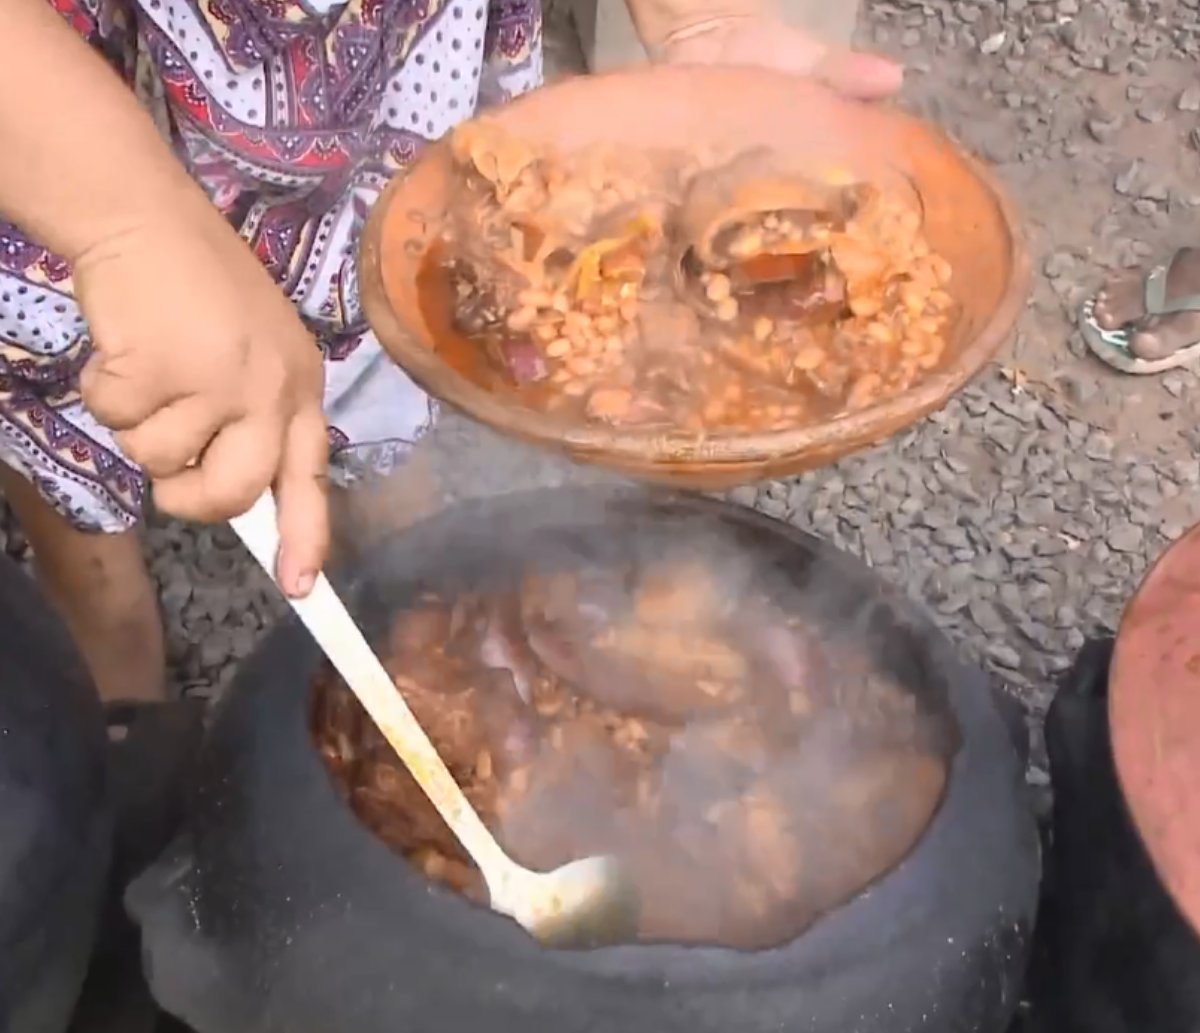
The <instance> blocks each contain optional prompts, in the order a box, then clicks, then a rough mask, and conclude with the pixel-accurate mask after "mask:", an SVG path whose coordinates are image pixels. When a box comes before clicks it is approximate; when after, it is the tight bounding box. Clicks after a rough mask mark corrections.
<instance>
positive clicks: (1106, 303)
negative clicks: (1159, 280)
mask: <svg viewBox="0 0 1200 1033" xmlns="http://www.w3.org/2000/svg"><path fill="white" fill-rule="evenodd" d="M1145 285H1146V273H1145V270H1141V271H1139V272H1137V273H1135V274H1134V275H1132V276H1129V277H1124V278H1121V279H1119V280H1117V281H1114V282H1113V283H1111V284H1109V285H1107V286H1106V287H1105V288H1104V289H1103V290H1101V291H1100V293H1099V294H1097V295H1096V299H1095V306H1094V309H1093V313H1094V316H1095V320H1096V323H1097V324H1099V326H1100V327H1101V329H1103V330H1108V331H1114V330H1121V329H1125V330H1127V332H1128V338H1129V350H1130V352H1131V353H1132V354H1133V357H1134V358H1137V359H1144V360H1146V361H1149V362H1158V361H1161V360H1164V359H1168V358H1170V357H1171V356H1172V355H1175V354H1176V353H1177V352H1179V351H1180V350H1182V349H1184V348H1188V347H1190V346H1192V345H1195V344H1196V343H1197V342H1200V312H1177V313H1173V314H1170V315H1163V316H1150V315H1147V314H1146V302H1145V291H1146V286H1145ZM1166 288H1167V292H1166V299H1165V303H1166V304H1167V305H1171V304H1173V303H1174V302H1176V301H1178V300H1180V299H1181V298H1186V297H1188V296H1195V295H1198V294H1200V248H1182V249H1181V250H1180V251H1179V252H1178V253H1177V254H1176V255H1175V258H1174V259H1173V260H1172V261H1171V263H1170V265H1169V266H1168V267H1167V282H1166Z"/></svg>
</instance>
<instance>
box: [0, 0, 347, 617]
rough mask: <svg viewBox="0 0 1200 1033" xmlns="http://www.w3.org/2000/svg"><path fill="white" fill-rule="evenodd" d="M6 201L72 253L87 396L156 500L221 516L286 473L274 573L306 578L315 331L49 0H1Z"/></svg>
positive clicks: (313, 533) (315, 460)
mask: <svg viewBox="0 0 1200 1033" xmlns="http://www.w3.org/2000/svg"><path fill="white" fill-rule="evenodd" d="M0 212H2V213H3V214H4V216H5V217H6V218H7V219H8V220H10V221H12V222H14V223H16V224H18V225H19V226H21V228H22V229H23V230H25V231H26V232H28V233H30V234H31V235H32V236H34V237H35V238H36V239H37V240H38V241H39V242H40V243H42V244H44V245H46V246H47V247H50V248H52V249H53V250H54V251H56V252H58V253H59V254H60V255H62V256H63V257H64V258H66V259H68V260H69V261H70V262H71V264H72V269H73V274H74V287H75V299H76V301H77V302H78V304H79V307H80V311H81V312H82V313H83V315H84V317H85V318H86V320H87V322H88V328H89V331H90V334H91V342H92V345H93V348H94V351H93V354H92V356H91V358H90V359H89V361H88V363H87V365H86V367H85V368H84V370H83V375H82V377H81V383H80V390H81V394H82V398H83V402H84V404H85V405H86V406H87V407H88V409H89V410H90V411H91V413H92V415H93V416H95V417H96V419H98V420H99V421H100V422H101V423H103V424H105V425H106V426H107V427H110V428H111V429H112V430H114V431H115V432H116V436H117V441H118V443H119V444H120V446H121V448H122V449H123V450H124V452H125V454H126V455H127V456H128V457H129V458H130V459H132V460H133V461H134V462H135V463H137V464H138V465H139V466H141V467H142V468H143V470H144V471H145V472H146V474H147V475H148V476H149V477H150V479H151V480H152V481H153V484H154V494H155V502H156V504H157V505H158V507H159V508H160V509H162V510H165V511H166V512H169V513H172V514H174V515H176V516H180V517H184V518H190V519H196V520H207V521H218V520H226V519H228V518H229V517H231V516H233V515H235V514H238V513H244V512H245V511H246V510H247V509H248V508H249V507H250V505H251V503H253V502H254V500H255V499H256V498H257V497H258V495H259V494H260V493H261V492H262V491H263V490H264V489H265V488H267V487H268V486H270V485H274V488H275V492H276V495H277V496H278V500H279V528H280V536H281V538H282V541H283V545H282V549H281V551H280V556H279V560H278V576H279V580H280V583H281V585H282V586H283V588H284V590H285V591H287V592H289V593H290V594H293V595H306V594H307V593H308V591H309V590H310V589H311V587H312V584H313V580H314V578H315V577H316V574H317V572H318V571H319V570H320V569H321V565H322V563H323V562H324V556H325V550H326V547H327V543H328V515H327V507H326V501H325V490H324V483H325V468H326V464H327V461H328V447H329V446H328V440H327V437H326V430H325V419H324V416H323V414H322V412H321V379H322V369H321V359H320V353H319V351H318V349H317V346H316V343H315V342H314V341H313V339H312V337H311V336H310V335H309V333H308V331H307V330H306V329H305V327H304V324H303V323H302V322H301V321H300V319H299V317H298V316H297V314H296V312H295V310H294V309H293V307H292V305H291V304H290V302H289V301H288V299H287V298H286V297H284V295H283V294H282V293H281V292H280V290H279V289H278V287H276V285H275V284H274V282H272V280H271V278H270V276H269V275H268V274H267V272H266V270H265V269H264V268H263V266H262V264H261V263H260V262H259V261H258V259H257V258H256V257H255V255H254V253H253V252H252V251H251V250H250V249H249V248H248V247H247V246H246V244H245V242H244V241H243V240H242V239H241V238H240V237H239V236H238V235H237V233H236V232H235V231H234V230H233V228H232V227H231V226H230V225H229V224H228V223H227V222H226V221H225V219H224V218H223V217H222V216H221V214H220V213H219V212H218V211H217V210H216V209H215V208H214V207H213V206H212V205H211V204H209V202H208V198H207V197H206V196H205V195H204V192H203V191H202V190H201V189H200V188H199V187H198V186H196V185H194V184H193V183H192V181H191V179H190V177H189V176H188V175H187V172H186V170H185V169H184V168H183V166H182V165H181V164H180V163H179V162H178V161H177V160H176V158H175V156H174V155H173V154H172V153H171V149H170V147H169V146H168V145H167V144H166V142H165V141H164V140H163V139H162V137H161V136H160V135H159V133H158V129H157V127H156V126H155V125H154V123H153V121H152V120H151V119H150V117H149V116H148V115H147V114H146V113H145V112H143V111H142V109H141V107H140V106H139V104H138V103H137V100H136V98H135V97H134V95H133V93H132V91H130V90H129V89H128V88H127V87H126V86H125V85H124V84H123V83H122V82H121V81H120V80H119V79H118V77H117V76H116V75H114V74H113V72H112V71H111V70H110V69H109V68H108V67H107V66H106V65H105V63H104V61H103V60H102V59H101V58H100V57H98V56H97V55H96V54H95V53H94V52H93V51H92V49H91V48H90V47H89V46H88V45H87V43H86V42H84V41H83V40H82V39H80V38H78V37H77V36H76V34H75V33H74V31H73V30H72V29H71V28H70V26H68V25H66V24H64V22H63V21H62V19H61V18H60V16H59V15H58V14H57V12H56V11H55V10H54V9H53V8H52V7H51V6H50V4H49V3H48V2H47V0H0Z"/></svg>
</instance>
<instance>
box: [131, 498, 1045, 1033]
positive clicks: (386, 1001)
mask: <svg viewBox="0 0 1200 1033" xmlns="http://www.w3.org/2000/svg"><path fill="white" fill-rule="evenodd" d="M688 539H690V540H692V541H703V542H705V555H707V556H709V557H711V556H713V555H715V554H718V553H721V552H722V550H724V552H725V553H726V554H730V555H738V556H741V557H744V558H747V559H748V561H750V562H752V564H753V568H754V571H755V575H756V578H757V579H759V580H761V583H762V586H764V587H766V588H768V589H769V591H768V592H767V596H768V597H770V598H772V599H774V600H775V601H776V602H779V601H780V600H782V599H783V598H785V597H786V598H789V599H792V598H795V597H796V593H799V594H800V597H801V598H802V599H805V600H807V602H806V603H804V604H803V606H802V609H803V613H802V614H801V615H802V616H803V617H804V618H805V620H808V621H811V622H812V623H813V625H814V626H819V627H820V629H821V638H822V644H823V645H827V646H828V647H829V648H830V649H833V650H836V649H840V648H842V647H843V646H845V647H847V648H849V647H851V646H853V649H852V650H851V651H850V652H851V653H854V654H857V655H858V656H860V657H861V658H865V660H866V661H868V664H869V666H870V667H871V668H872V669H873V670H875V671H877V672H881V673H882V674H883V675H885V676H886V679H887V680H888V681H889V682H891V683H892V684H894V685H895V686H896V687H897V688H896V691H898V692H900V694H901V696H902V697H903V698H904V699H906V700H907V701H908V706H909V711H910V715H911V716H912V719H911V727H910V731H912V732H913V733H914V735H913V736H912V737H910V738H909V739H908V740H907V741H906V743H905V748H906V749H910V750H916V751H918V752H921V753H922V755H923V756H925V757H926V758H928V759H930V760H931V761H932V762H933V763H935V764H936V765H937V766H939V768H942V769H944V770H945V771H946V772H948V778H943V779H942V780H941V781H942V782H943V783H944V785H945V789H944V794H943V795H942V797H941V805H940V807H938V808H937V810H936V813H935V814H934V815H933V817H932V820H929V821H928V824H927V825H926V823H925V821H926V819H927V818H928V813H926V814H925V816H924V817H923V818H922V819H921V821H920V823H919V824H918V826H917V831H916V838H917V842H916V845H915V847H914V848H913V849H912V850H911V852H908V853H907V856H906V857H905V856H904V854H905V852H906V851H907V849H908V845H909V844H902V845H901V846H900V847H899V848H896V843H893V844H892V845H893V849H892V850H890V851H889V852H888V854H887V855H886V857H882V858H880V859H881V860H882V863H881V864H879V865H878V866H877V867H878V869H879V870H878V871H872V872H870V874H869V876H868V877H867V878H865V879H862V880H860V881H861V882H868V883H870V886H869V888H868V889H867V890H866V891H865V892H859V893H858V894H857V896H854V895H853V894H854V893H855V892H856V891H857V890H858V889H859V888H860V887H859V885H853V886H850V887H848V890H849V891H848V892H847V891H846V889H843V891H842V892H841V894H840V895H839V894H833V895H832V896H831V897H830V898H829V899H828V900H827V901H826V904H827V905H828V906H831V907H833V910H829V911H827V913H825V914H824V915H823V916H822V917H819V918H817V920H816V921H815V922H813V923H812V924H811V925H809V926H808V928H807V930H806V931H803V932H802V933H801V931H800V930H802V929H804V925H805V921H806V920H807V921H811V920H812V918H813V917H815V916H814V915H813V914H809V915H807V917H806V919H804V920H801V921H799V922H798V923H797V925H796V932H795V933H794V934H792V935H791V936H790V937H788V938H786V942H783V943H782V945H779V946H772V947H771V948H769V949H762V950H755V951H746V950H735V949H730V948H728V947H725V946H706V945H691V946H682V945H678V944H668V943H656V944H642V945H630V946H626V947H618V948H609V949H605V950H598V951H593V952H587V953H563V952H548V951H545V950H542V949H541V948H539V947H538V946H537V945H536V944H534V943H533V942H532V941H530V940H529V939H528V938H527V937H526V936H525V934H524V933H523V932H522V931H521V930H519V929H517V928H516V927H514V926H513V925H512V924H511V923H510V922H508V921H507V920H505V919H501V918H498V917H496V916H494V915H492V914H490V913H488V912H486V911H484V910H482V909H480V908H478V907H476V906H474V905H472V904H471V903H469V902H468V901H466V900H465V899H463V898H462V897H461V896H459V895H458V894H457V893H455V892H453V891H451V890H448V889H446V888H444V887H442V886H439V885H436V884H431V883H430V882H428V881H427V880H426V879H425V878H424V876H423V875H422V874H420V873H418V872H417V871H416V870H414V868H412V867H411V866H410V865H408V864H406V863H405V862H404V861H403V860H401V859H399V858H398V857H396V856H395V854H393V853H392V852H391V851H390V850H389V849H388V848H387V847H386V846H385V844H384V843H383V842H381V840H380V839H378V838H377V837H376V836H374V835H372V834H371V833H370V832H369V831H368V830H367V829H366V828H364V826H363V825H362V824H360V822H359V821H358V820H356V818H355V815H354V814H353V813H352V811H351V809H350V808H348V807H347V806H346V804H345V802H344V797H343V796H342V793H341V791H340V790H339V788H338V787H337V786H335V782H334V780H333V779H331V778H330V777H329V773H328V772H327V770H326V769H325V765H323V764H322V762H321V759H320V757H319V755H318V753H317V751H316V750H315V749H314V747H313V745H312V742H311V738H310V734H309V732H310V729H309V723H310V717H311V709H310V705H309V698H308V697H309V693H308V688H309V686H310V685H311V684H312V682H313V680H314V677H315V675H316V674H317V673H318V671H319V670H320V668H321V664H320V660H319V657H318V656H317V654H316V651H315V649H314V648H313V647H312V645H311V644H310V643H309V642H308V640H307V638H306V636H304V634H303V633H302V632H300V631H299V630H298V629H297V628H295V627H292V626H287V627H284V628H282V629H280V630H279V631H278V632H277V633H275V635H273V636H272V638H271V639H270V640H269V641H268V642H267V643H266V644H265V645H264V646H263V648H262V649H261V650H260V651H259V653H258V654H257V655H256V656H255V657H253V658H252V660H251V661H250V662H249V663H248V664H247V666H246V668H245V669H244V670H243V671H242V672H240V677H239V679H238V683H237V685H236V686H235V687H234V689H233V690H232V693H231V695H230V697H229V698H228V700H227V702H226V704H225V706H224V707H223V709H222V711H221V713H220V714H219V715H218V718H217V721H216V723H215V726H214V728H213V730H212V733H211V736H210V741H209V743H208V745H207V748H206V752H205V756H204V758H203V761H202V765H201V777H200V783H199V785H198V787H197V796H196V800H195V807H194V809H193V815H192V818H191V821H190V823H189V826H188V828H187V829H186V830H185V833H184V835H183V836H182V837H181V839H180V840H179V842H178V843H177V844H176V846H175V848H174V849H173V850H172V851H170V852H169V854H168V856H166V857H164V858H163V859H162V860H161V861H160V862H159V864H158V865H157V866H156V867H155V868H154V869H152V870H151V871H150V872H149V873H147V875H146V876H145V877H143V878H142V879H141V880H139V883H138V884H136V885H135V887H134V889H133V890H132V892H131V895H130V903H131V907H132V909H133V911H134V912H135V914H136V915H137V917H138V918H139V920H140V921H141V923H142V925H143V932H144V936H145V944H146V954H147V960H148V964H149V970H150V976H151V982H152V985H153V987H154V989H155V992H156V994H157V995H158V997H159V1000H160V1002H161V1003H162V1004H163V1005H164V1006H165V1007H167V1008H168V1010H170V1011H172V1012H174V1013H176V1014H177V1015H179V1016H180V1017H181V1018H183V1019H184V1020H185V1021H187V1022H188V1023H189V1024H190V1025H192V1026H193V1027H195V1028H196V1029H197V1030H198V1031H199V1033H209V1031H211V1033H241V1031H246V1033H249V1031H267V1030H280V1031H282V1030H288V1031H291V1033H306V1031H312V1033H318V1031H321V1033H325V1031H329V1033H333V1031H334V1030H339V1029H344V1028H351V1027H352V1028H354V1029H356V1030H357V1031H360V1033H370V1031H373V1030H380V1031H383V1030H394V1029H396V1028H405V1029H410V1030H417V1031H424V1030H428V1031H430V1033H433V1031H434V1030H443V1029H456V1028H467V1024H468V1023H470V1024H472V1025H474V1024H480V1023H484V1022H486V1023H489V1024H491V1025H492V1026H493V1027H494V1028H499V1029H510V1028H511V1029H517V1028H521V1029H532V1030H535V1031H538V1030H546V1031H549V1030H551V1029H553V1030H555V1031H556V1033H557V1031H562V1030H568V1031H570V1030H580V1031H582V1030H589V1031H597V1030H613V1031H614V1033H615V1031H616V1030H618V1029H626V1028H633V1029H641V1028H644V1029H646V1030H654V1031H656V1033H657V1031H673V1030H680V1031H683V1030H688V1031H707V1030H713V1031H717V1030H721V1031H723V1033H724V1031H727V1030H729V1029H733V1028H736V1029H739V1030H744V1031H749V1033H753V1031H756V1030H760V1029H761V1030H764V1031H765V1030H781V1029H782V1030H789V1029H796V1030H800V1029H805V1030H826V1029H827V1030H830V1031H833V1030H838V1031H842V1030H845V1029H847V1028H853V1029H859V1030H869V1029H880V1030H885V1029H886V1030H896V1029H909V1028H914V1029H915V1028H926V1029H935V1030H936V1029H945V1030H958V1029H963V1030H966V1029H973V1030H987V1029H999V1028H1001V1027H1002V1026H1003V1025H1004V1023H1005V1021H1006V1020H1007V1018H1008V1017H1009V1015H1010V1014H1011V1010H1012V1008H1013V1007H1014V1006H1015V1003H1016V991H1017V987H1018V986H1019V982H1020V978H1021V975H1022V969H1023V966H1024V959H1025V944H1026V942H1027V938H1028V935H1029V932H1030V926H1031V924H1032V918H1033V907H1034V900H1035V895H1036V882H1037V875H1038V857H1037V843H1036V836H1035V833H1034V828H1033V824H1032V820H1031V818H1030V816H1029V814H1028V811H1027V809H1026V804H1025V798H1024V791H1023V777H1022V768H1021V765H1020V763H1019V761H1018V758H1017V757H1016V754H1015V751H1014V750H1013V746H1012V741H1011V739H1010V737H1009V736H1008V734H1007V729H1006V727H1005V724H1004V722H1003V720H1002V719H1001V718H1000V716H999V714H998V713H997V712H996V709H995V706H994V704H993V701H992V699H991V697H990V694H989V691H988V688H987V686H986V683H985V682H984V680H983V679H982V676H981V675H980V674H979V673H978V672H976V671H974V670H972V669H970V668H967V667H964V666H963V665H961V664H959V663H958V662H957V661H956V660H955V659H954V657H953V656H952V655H951V653H950V650H949V648H948V646H947V644H946V643H945V641H944V640H943V639H942V638H941V637H940V636H939V635H938V634H937V633H936V632H935V631H934V630H933V629H932V627H931V626H930V625H929V624H928V622H927V621H926V620H925V619H924V618H923V617H922V616H921V615H919V614H918V613H916V612H914V610H913V608H912V607H911V606H910V605H909V604H908V603H906V602H905V601H904V600H903V599H902V598H900V597H899V596H898V595H896V594H895V593H893V592H892V591H890V590H889V589H887V588H886V587H885V586H882V585H880V584H879V583H878V582H877V581H876V580H875V579H874V578H873V577H872V576H871V575H870V574H869V572H868V571H867V570H866V569H865V568H863V567H861V566H860V565H858V564H857V563H855V562H853V561H851V560H848V559H846V558H845V557H843V556H841V555H839V554H837V553H836V552H833V551H832V550H830V549H828V548H827V547H826V546H824V545H822V544H821V543H819V542H818V541H817V540H815V539H812V538H810V537H808V536H806V535H803V534H800V533H797V532H795V531H793V530H791V529H789V528H786V527H784V526H783V525H780V524H778V523H776V522H774V521H770V520H767V519H765V518H762V517H760V516H757V515H755V514H752V513H750V512H748V511H744V510H741V509H738V508H736V507H730V506H724V505H720V504H717V503H712V502H707V501H702V500H696V499H688V498H677V497H674V496H663V495H649V496H648V495H646V494H643V493H640V492H612V491H611V490H607V489H598V490H562V491H551V492H539V493H533V494H530V495H514V496H508V497H505V498H501V499H496V500H491V501H488V502H484V503H477V504H471V505H464V506H461V507H458V508H456V509H454V510H451V511H449V512H447V513H445V514H443V515H441V516H439V517H437V518H435V519H433V520H430V521H428V522H427V523H425V524H423V525H419V526H418V527H416V528H412V529H410V530H408V531H406V532H405V533H404V534H403V535H400V536H398V537H397V538H395V539H394V540H393V541H391V542H390V543H389V544H388V545H387V546H386V547H385V548H384V549H383V550H381V551H380V552H379V553H377V554H375V555H373V556H372V558H371V561H370V563H369V564H368V565H364V568H363V569H362V571H360V572H359V573H358V574H357V576H355V577H353V578H350V579H347V580H346V583H345V586H344V587H345V590H346V592H347V594H348V595H349V596H350V599H351V605H352V608H354V609H355V610H356V611H357V612H358V613H359V615H360V619H361V620H362V621H363V622H364V625H365V626H366V629H367V631H368V634H369V635H370V636H371V637H372V638H374V640H375V641H376V642H378V643H381V644H382V643H384V642H385V641H386V639H387V636H388V634H389V633H390V632H391V631H392V630H393V626H394V623H395V619H396V616H397V614H398V613H399V612H401V611H403V610H405V609H408V608H411V607H412V606H413V604H414V602H416V601H418V600H420V599H422V598H430V597H438V598H443V599H445V598H453V597H455V596H456V595H460V594H461V593H462V592H463V591H465V590H466V589H468V588H470V589H473V590H477V589H479V588H480V586H481V585H495V584H503V583H505V582H506V581H507V582H508V583H511V582H512V579H514V578H515V577H518V576H521V575H525V574H527V573H528V571H529V570H530V569H531V567H538V568H540V569H541V570H545V569H548V567H549V568H552V567H555V566H556V565H557V566H558V567H559V568H561V567H562V566H563V564H564V562H565V561H566V560H567V559H570V560H571V561H572V563H573V564H574V566H575V567H576V568H579V567H580V566H581V565H582V566H584V567H590V568H599V569H610V570H611V569H612V568H613V567H614V565H619V562H620V561H622V560H624V561H628V560H629V559H630V558H631V557H632V558H634V559H636V560H638V561H644V560H647V559H648V558H649V557H660V556H662V555H665V554H668V553H670V552H671V551H672V547H673V543H678V542H680V541H686V540H688ZM764 572H765V573H764ZM757 587H758V586H757V585H756V588H757ZM787 616H788V617H789V618H791V617H794V616H796V613H795V612H792V611H789V612H788V614H787ZM847 655H850V653H848V654H847ZM851 681H853V680H851ZM859 681H861V679H860V680H859ZM831 684H836V679H835V680H834V682H833V683H831ZM839 691H845V690H844V689H843V690H839ZM627 703H628V701H626V705H627ZM660 717H661V715H660ZM883 723H884V725H885V726H891V725H893V724H898V723H899V722H896V721H884V722H883ZM938 788H939V790H940V788H941V787H940V785H939V787H938ZM937 795H938V794H937V793H935V794H934V795H933V798H932V800H931V802H930V803H929V805H928V807H929V810H932V808H933V806H935V805H936V801H937ZM360 811H361V808H360ZM865 813H869V814H870V820H871V821H878V820H885V821H886V819H887V817H888V808H887V807H884V808H883V810H882V811H881V812H879V813H874V812H869V811H868V812H865ZM922 830H923V831H922ZM846 835H848V833H842V835H841V836H833V837H831V838H832V840H833V843H832V844H831V845H825V844H823V845H822V846H823V848H824V849H825V850H826V855H824V856H833V857H836V854H837V846H838V842H839V841H840V840H841V839H843V838H844V837H845V836H846ZM901 838H902V837H901ZM910 838H911V837H910ZM750 842H751V843H753V842H755V840H754V838H753V837H750ZM897 842H898V841H897ZM814 856H818V857H822V856H823V855H820V854H814ZM901 858H903V859H902V860H901ZM896 862H899V863H896ZM875 875H879V876H880V877H879V878H874V876H875ZM872 879H874V881H872ZM848 896H852V897H853V899H850V900H849V901H848V902H846V903H842V901H843V900H845V898H846V897H848ZM838 904H841V906H836V905H838ZM664 938H665V937H664ZM696 939H699V940H703V939H704V938H703V937H697V938H696ZM772 939H773V940H774V942H775V943H779V942H780V939H779V937H778V935H775V936H773V937H772Z"/></svg>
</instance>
